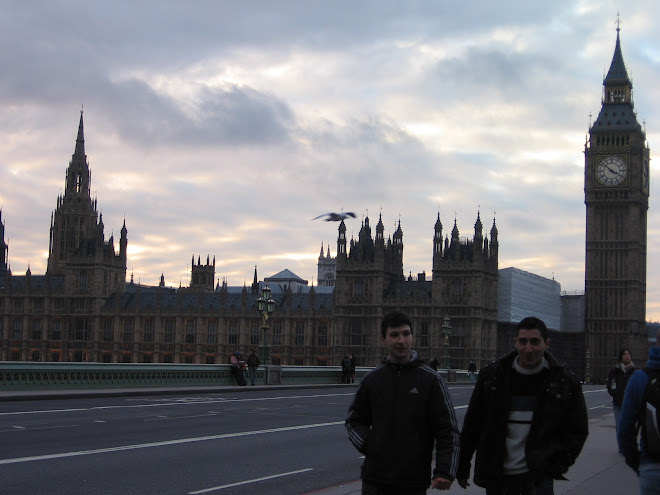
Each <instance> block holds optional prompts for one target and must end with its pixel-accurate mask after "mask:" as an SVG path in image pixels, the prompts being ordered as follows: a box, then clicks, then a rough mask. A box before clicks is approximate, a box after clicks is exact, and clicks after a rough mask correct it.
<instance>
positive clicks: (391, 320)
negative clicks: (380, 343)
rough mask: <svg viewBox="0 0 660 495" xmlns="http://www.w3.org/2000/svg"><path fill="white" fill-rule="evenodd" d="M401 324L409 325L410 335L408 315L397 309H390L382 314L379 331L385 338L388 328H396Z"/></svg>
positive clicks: (410, 325) (410, 324) (410, 323)
mask: <svg viewBox="0 0 660 495" xmlns="http://www.w3.org/2000/svg"><path fill="white" fill-rule="evenodd" d="M402 325H408V326H409V327H410V334H411V335H412V322H411V321H410V318H409V317H408V315H407V314H405V313H404V312H402V311H398V310H396V311H390V312H389V313H387V314H386V315H385V316H383V322H382V323H381V324H380V333H381V335H382V336H383V338H385V337H386V336H387V329H388V328H397V327H400V326H402Z"/></svg>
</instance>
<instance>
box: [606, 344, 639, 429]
mask: <svg viewBox="0 0 660 495" xmlns="http://www.w3.org/2000/svg"><path fill="white" fill-rule="evenodd" d="M634 372H635V364H634V363H633V361H632V354H631V353H630V349H621V352H619V361H618V362H617V363H616V366H615V367H614V368H612V369H611V370H610V373H609V375H608V376H607V392H608V393H609V394H610V395H611V396H612V410H613V411H614V426H615V427H616V431H619V413H620V412H621V404H622V403H623V394H624V393H625V391H626V385H627V384H628V380H630V377H631V376H632V375H633V373H634Z"/></svg>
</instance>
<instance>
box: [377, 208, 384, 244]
mask: <svg viewBox="0 0 660 495" xmlns="http://www.w3.org/2000/svg"><path fill="white" fill-rule="evenodd" d="M376 246H377V247H378V248H381V249H383V248H385V226H384V225H383V214H382V213H381V214H379V215H378V223H377V224H376Z"/></svg>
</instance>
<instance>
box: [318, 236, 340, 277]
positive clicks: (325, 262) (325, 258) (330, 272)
mask: <svg viewBox="0 0 660 495" xmlns="http://www.w3.org/2000/svg"><path fill="white" fill-rule="evenodd" d="M317 268H318V270H317V277H316V280H317V283H318V285H319V286H320V287H334V286H335V278H336V273H337V259H336V258H333V257H332V256H330V246H328V254H327V255H324V254H323V243H321V254H319V261H318V265H317Z"/></svg>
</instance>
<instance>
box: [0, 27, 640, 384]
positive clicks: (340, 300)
mask: <svg viewBox="0 0 660 495" xmlns="http://www.w3.org/2000/svg"><path fill="white" fill-rule="evenodd" d="M584 154H585V179H584V190H585V204H586V258H585V260H586V263H585V293H584V295H581V296H580V297H579V303H578V307H579V308H580V309H579V310H578V313H579V314H580V316H581V321H580V322H579V324H578V325H577V326H578V327H581V328H579V329H578V330H579V331H574V330H575V329H560V328H554V329H553V335H552V338H553V350H555V351H557V349H559V351H560V354H561V350H562V349H563V350H566V351H567V350H568V349H570V350H571V351H570V353H569V352H568V351H567V352H566V353H565V355H561V356H559V357H560V358H563V360H565V361H568V362H569V364H570V365H571V367H572V368H573V369H574V370H575V371H576V373H577V374H578V375H582V376H584V375H585V374H591V375H593V376H594V377H601V376H602V377H604V376H606V374H607V370H608V369H609V367H610V366H612V365H613V360H615V358H616V356H617V355H618V352H619V349H620V348H621V347H624V346H625V347H629V348H630V349H631V350H632V353H633V355H634V356H639V358H638V359H641V358H642V356H644V355H645V354H646V349H647V347H648V339H647V333H646V328H645V326H646V322H645V297H646V232H647V226H646V216H647V210H648V197H649V159H650V158H649V148H648V146H647V143H646V134H645V131H644V130H643V129H642V127H641V126H640V124H639V123H638V122H637V117H636V114H635V111H634V105H633V99H632V82H631V80H630V78H629V77H628V74H627V71H626V68H625V65H624V62H623V56H622V53H621V47H620V41H619V29H618V28H617V38H616V46H615V50H614V56H613V58H612V63H611V66H610V69H609V71H608V73H607V75H606V77H605V79H604V80H603V99H602V106H601V110H600V113H599V115H598V118H597V119H596V121H595V122H594V123H593V125H591V126H590V128H589V135H588V138H587V142H586V143H585V148H584ZM90 177H91V175H90V169H89V165H88V161H87V156H86V154H85V141H84V129H83V116H82V113H81V116H80V122H79V127H78V134H77V139H76V143H75V151H74V153H73V156H72V158H71V161H70V162H69V166H68V169H67V172H66V186H65V189H64V193H63V194H62V195H60V196H59V197H58V198H57V204H56V208H55V210H54V212H53V213H52V216H51V224H50V241H49V247H48V265H47V271H46V274H45V275H32V273H31V272H30V269H29V268H28V270H27V272H26V273H25V274H24V275H15V274H13V273H12V272H11V270H10V267H9V260H8V246H7V243H6V242H5V236H4V224H3V220H2V216H1V215H2V212H0V361H37V362H38V361H63V362H64V361H88V362H101V363H191V364H220V363H222V364H224V363H226V362H227V357H228V355H229V354H230V353H232V352H234V351H236V350H240V351H242V352H246V351H247V350H248V349H253V348H257V347H259V346H260V345H261V344H263V340H262V339H264V338H266V339H267V344H268V345H269V346H270V356H271V363H272V364H274V365H277V364H281V365H307V366H319V365H320V366H323V365H338V364H339V362H340V360H341V358H342V357H343V356H344V354H347V353H351V354H354V356H355V358H356V360H357V362H358V364H359V365H364V366H374V365H376V364H378V362H379V361H380V359H381V358H382V356H383V349H382V347H381V344H380V339H379V335H380V331H379V328H380V320H381V319H382V316H383V314H384V313H385V312H387V311H389V310H391V309H395V308H396V309H401V310H403V311H405V312H407V313H408V314H409V315H410V316H411V318H412V320H413V329H414V335H415V349H416V350H417V351H418V352H419V353H420V355H422V356H423V357H425V358H427V359H428V358H430V357H433V356H435V357H438V358H440V357H441V355H442V353H443V349H444V350H445V352H446V351H448V355H449V356H450V366H451V367H452V368H457V369H466V368H467V365H468V363H469V362H470V361H474V362H475V363H477V366H478V367H479V368H480V367H481V366H482V365H484V364H486V363H488V362H490V361H491V360H493V359H495V358H496V357H497V356H498V355H500V354H503V353H504V352H507V351H508V350H510V349H512V343H513V339H512V328H513V327H514V326H515V323H516V322H515V321H498V231H497V227H496V225H495V220H493V224H492V226H491V227H490V230H489V231H488V232H487V233H486V234H484V227H483V225H482V223H481V219H480V216H479V214H477V218H476V222H475V224H474V231H473V233H471V237H470V238H465V237H463V238H462V237H460V236H459V230H458V226H457V225H456V222H455V221H454V225H453V229H452V230H451V234H450V235H446V234H443V225H442V223H441V220H440V216H439V215H438V216H437V218H435V225H434V231H433V232H434V235H433V238H432V266H433V268H432V274H431V276H430V277H427V275H426V274H425V273H420V274H418V275H417V276H416V277H414V278H413V277H410V276H409V277H406V276H405V275H404V269H403V230H402V227H401V222H400V221H399V224H398V228H397V230H396V231H395V232H394V234H393V235H392V236H391V238H387V239H386V238H385V236H384V227H383V221H382V218H380V217H379V218H378V222H377V223H376V225H375V236H374V235H373V233H372V224H371V222H370V219H369V218H368V217H367V218H365V219H364V220H363V221H362V226H361V229H360V231H359V235H358V238H357V239H350V241H349V240H347V238H346V226H345V224H344V222H343V221H342V222H341V223H340V224H339V228H338V237H337V247H336V256H335V257H332V256H331V255H330V248H329V247H328V249H327V252H324V248H323V246H321V253H320V256H319V259H318V281H319V282H318V284H317V286H316V287H314V286H311V287H310V286H308V284H307V282H306V281H304V280H301V279H300V278H299V277H297V276H296V275H295V274H293V273H291V272H290V271H288V270H284V271H283V272H281V273H279V274H277V275H275V276H273V277H270V278H266V279H265V280H264V281H259V280H258V278H257V271H256V268H255V273H254V281H253V283H252V284H251V286H244V287H229V286H228V285H227V283H226V282H223V283H222V284H218V285H215V283H216V282H215V258H213V259H212V260H211V259H210V258H209V257H207V258H206V261H205V262H204V261H202V259H201V257H198V258H197V261H195V257H194V256H193V263H192V270H191V279H190V284H189V286H188V287H182V288H178V289H175V288H171V287H165V284H164V280H163V277H161V283H160V285H159V286H145V285H142V284H134V283H133V281H132V277H131V281H130V282H128V283H127V281H126V267H127V245H128V232H127V228H126V224H125V223H124V225H123V226H122V229H121V233H120V237H119V243H118V244H119V246H116V245H115V239H114V237H112V236H111V237H110V239H109V240H106V239H105V235H104V225H103V216H102V215H99V213H98V210H97V204H96V200H95V199H92V197H91V195H90ZM7 213H9V214H10V215H11V212H5V214H7ZM432 220H433V218H431V221H432ZM430 223H431V222H429V227H430V226H431V225H430ZM429 231H430V228H429ZM266 283H267V284H268V286H269V288H271V290H272V296H271V297H272V299H273V300H274V303H275V304H274V311H273V313H272V315H271V316H270V318H269V320H268V326H269V329H268V332H262V317H261V315H260V313H259V311H258V310H257V303H258V299H259V298H260V296H261V291H262V289H263V287H264V285H265V284H266ZM532 296H533V294H532ZM447 317H449V320H447V319H446V318H447ZM562 319H563V318H562ZM448 321H450V322H451V323H450V325H451V327H450V328H451V331H450V332H447V328H448V325H447V322H448ZM443 326H444V328H443ZM560 330H572V331H560ZM557 342H558V343H559V345H556V343H557ZM585 356H588V357H587V358H585ZM585 360H586V361H587V362H586V363H585ZM585 368H586V369H585Z"/></svg>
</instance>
